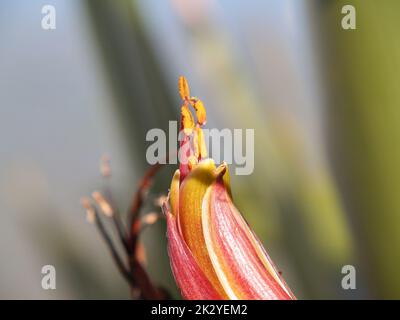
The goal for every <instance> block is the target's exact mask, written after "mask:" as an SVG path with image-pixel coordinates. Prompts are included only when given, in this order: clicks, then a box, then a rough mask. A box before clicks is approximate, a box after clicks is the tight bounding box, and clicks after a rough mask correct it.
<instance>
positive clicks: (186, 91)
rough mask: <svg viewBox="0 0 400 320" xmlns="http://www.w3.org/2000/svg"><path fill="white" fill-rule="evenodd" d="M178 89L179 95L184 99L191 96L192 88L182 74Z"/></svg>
mask: <svg viewBox="0 0 400 320" xmlns="http://www.w3.org/2000/svg"><path fill="white" fill-rule="evenodd" d="M178 90H179V95H180V96H181V98H182V100H183V101H186V100H188V99H189V97H190V88H189V84H188V82H187V80H186V78H185V77H184V76H180V77H179V79H178Z"/></svg>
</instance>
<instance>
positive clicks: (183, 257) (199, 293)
mask: <svg viewBox="0 0 400 320" xmlns="http://www.w3.org/2000/svg"><path fill="white" fill-rule="evenodd" d="M164 210H165V213H166V216H167V236H168V254H169V258H170V263H171V269H172V273H173V275H174V277H175V281H176V283H177V285H178V287H179V288H180V290H181V293H182V296H183V298H184V299H187V300H219V299H221V297H220V295H219V294H218V293H217V291H216V290H215V289H214V288H213V287H212V285H211V283H210V281H209V280H208V279H207V278H206V276H205V275H204V273H203V271H201V269H200V267H199V266H198V264H197V262H196V260H195V259H194V258H193V255H192V253H191V252H190V250H189V248H188V246H187V245H186V243H185V242H184V240H183V238H182V236H181V234H180V233H179V231H178V228H177V224H176V218H175V217H174V216H173V215H172V214H171V213H170V212H169V211H168V209H167V208H165V207H164Z"/></svg>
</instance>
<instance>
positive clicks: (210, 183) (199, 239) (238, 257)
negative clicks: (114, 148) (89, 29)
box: [163, 77, 295, 300]
mask: <svg viewBox="0 0 400 320" xmlns="http://www.w3.org/2000/svg"><path fill="white" fill-rule="evenodd" d="M178 87H179V93H180V96H181V98H182V101H183V105H182V108H181V132H182V134H183V136H184V137H183V139H181V142H180V166H179V170H177V171H176V172H175V174H174V176H173V178H172V182H171V187H170V192H169V196H168V200H167V201H166V202H165V204H164V207H163V209H164V212H165V214H166V218H167V236H168V253H169V257H170V263H171V268H172V271H173V274H174V277H175V280H176V283H177V285H178V287H179V288H180V290H181V293H182V296H183V297H184V298H185V299H190V300H194V299H196V300H197V299H282V300H283V299H285V300H286V299H295V297H294V295H293V294H292V292H291V291H290V289H289V287H288V286H287V284H286V283H285V281H284V280H283V279H282V277H281V275H280V274H279V272H278V271H277V269H276V268H275V266H274V264H273V262H272V261H271V259H270V258H269V256H268V254H267V253H266V251H265V249H264V248H263V246H262V245H261V243H260V241H259V240H258V239H257V237H256V236H255V234H254V233H253V231H252V230H251V229H250V227H249V226H248V224H247V223H246V221H245V220H244V218H243V217H242V215H241V214H240V212H239V211H238V209H237V208H236V207H235V205H234V204H233V200H232V194H231V189H230V181H229V172H228V166H227V164H226V163H222V164H220V165H219V166H216V165H215V163H214V161H213V160H212V159H209V158H207V150H206V146H205V142H204V135H203V131H202V129H201V127H202V126H203V125H204V124H205V122H206V110H205V108H204V105H203V103H202V101H201V100H199V99H198V98H195V97H191V96H190V90H189V85H188V83H187V81H186V79H185V78H184V77H180V78H179V82H178ZM192 111H194V112H193V113H192Z"/></svg>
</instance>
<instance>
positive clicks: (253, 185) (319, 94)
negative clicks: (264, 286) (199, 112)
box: [0, 0, 400, 299]
mask: <svg viewBox="0 0 400 320" xmlns="http://www.w3.org/2000/svg"><path fill="white" fill-rule="evenodd" d="M46 4H50V5H54V6H55V8H56V14H57V16H56V23H57V24H56V30H51V31H46V30H43V29H42V28H41V19H42V17H43V15H42V14H41V9H42V6H43V5H46ZM345 4H353V5H354V6H355V8H356V10H357V11H356V12H357V29H356V30H343V29H342V28H341V19H342V17H343V15H342V14H341V8H342V6H343V5H345ZM399 32H400V2H399V1H397V0H383V1H374V0H363V1H351V0H349V1H339V0H319V1H318V0H309V1H306V0H304V1H298V0H268V1H261V0H260V1H256V0H252V1H239V0H229V1H228V0H225V1H216V0H190V1H188V0H168V1H158V0H138V1H133V0H113V1H111V0H68V1H67V0H48V1H39V0H31V1H24V0H3V1H1V2H0V298H3V299H12V298H23V299H25V298H27V299H55V298H62V299H94V298H106V299H108V298H110V299H128V298H129V288H128V286H127V285H126V283H125V282H124V281H123V280H122V278H121V277H120V275H119V274H118V272H117V270H116V268H115V267H114V265H113V263H112V260H111V258H110V256H109V254H108V251H107V249H106V247H105V245H104V243H103V242H102V239H101V238H100V236H99V235H98V234H97V232H96V230H95V228H94V227H93V226H92V225H90V224H88V223H86V221H85V214H84V211H83V209H82V208H81V206H80V203H79V199H80V197H81V196H83V195H89V194H90V193H91V192H92V191H93V190H94V189H98V188H100V187H101V186H102V180H101V177H100V175H99V169H98V167H99V165H98V163H99V158H100V157H101V155H102V154H103V153H107V154H109V155H110V156H111V164H112V169H113V177H112V182H111V184H112V189H113V192H114V196H115V198H116V200H117V203H118V204H119V207H120V208H121V209H122V210H126V209H127V207H128V205H129V202H130V198H131V195H132V193H133V192H134V190H135V188H136V185H137V181H138V179H139V178H140V177H141V175H142V174H143V172H144V170H145V168H146V167H147V164H146V159H145V150H146V148H147V146H148V145H149V143H148V142H146V141H145V134H146V132H147V131H148V130H149V129H151V128H155V127H157V128H167V127H168V121H169V120H176V119H177V114H178V110H179V96H178V94H177V90H176V86H177V78H178V76H179V75H181V74H183V75H185V76H186V77H187V78H188V79H189V82H190V84H191V88H192V93H193V94H194V95H196V96H198V97H201V98H202V100H203V101H204V103H205V105H206V107H207V111H208V125H207V126H208V127H209V128H254V129H255V170H254V173H253V174H252V175H250V176H234V177H233V185H232V188H233V194H234V197H235V201H236V203H237V205H238V207H239V208H240V209H241V211H242V212H243V213H244V215H245V217H246V218H247V220H248V221H249V223H250V225H252V226H253V228H254V230H255V232H256V233H257V234H258V235H259V237H260V238H261V239H262V241H263V243H264V245H265V246H266V248H267V250H268V252H269V253H270V255H271V257H272V258H273V260H274V261H275V262H276V264H277V265H278V266H279V268H280V270H282V272H283V275H284V277H285V278H286V280H287V282H288V283H289V285H290V287H291V288H292V290H293V291H294V293H295V294H296V295H297V296H298V298H301V299H362V298H390V299H394V298H400V275H399V270H400V151H399V150H400V149H399V143H400V89H399V83H400V81H399V80H400V64H399V63H400V37H399ZM174 169H175V168H174V166H172V165H171V166H169V167H168V168H165V169H163V172H162V174H161V175H160V177H159V178H158V179H157V180H156V183H155V186H154V188H153V191H152V194H154V195H159V194H161V193H162V192H164V193H165V192H166V190H167V188H168V185H169V179H170V175H171V172H173V170H174ZM143 242H144V244H145V246H146V248H147V269H148V271H149V273H150V274H151V276H152V278H153V279H154V281H155V282H156V283H158V284H160V285H162V286H164V287H166V288H168V290H169V291H170V292H171V293H172V294H173V295H174V297H177V298H178V297H179V295H178V291H177V289H176V287H175V285H174V282H173V280H172V277H171V272H170V269H169V262H168V258H167V254H166V243H165V223H164V221H160V222H159V223H157V224H156V225H155V226H153V227H151V228H149V229H147V230H146V231H145V232H144V234H143ZM47 264H52V265H54V266H55V267H56V270H57V289H56V290H48V291H46V290H43V289H42V288H41V279H42V274H41V268H42V266H43V265H47ZM348 264H350V265H353V266H355V268H356V271H357V278H356V279H357V282H356V283H357V289H356V290H343V289H342V287H341V280H342V277H343V276H344V275H343V274H342V273H341V270H342V267H343V266H344V265H348Z"/></svg>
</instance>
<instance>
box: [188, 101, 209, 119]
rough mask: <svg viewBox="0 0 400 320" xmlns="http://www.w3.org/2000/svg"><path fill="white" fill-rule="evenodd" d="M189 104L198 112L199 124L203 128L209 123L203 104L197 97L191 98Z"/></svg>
mask: <svg viewBox="0 0 400 320" xmlns="http://www.w3.org/2000/svg"><path fill="white" fill-rule="evenodd" d="M189 102H190V104H191V106H192V107H193V109H194V110H195V111H196V118H197V123H198V124H199V125H201V126H203V125H205V124H206V121H207V113H206V108H205V107H204V104H203V102H202V101H201V100H200V99H199V98H196V97H191V98H190V101H189Z"/></svg>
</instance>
